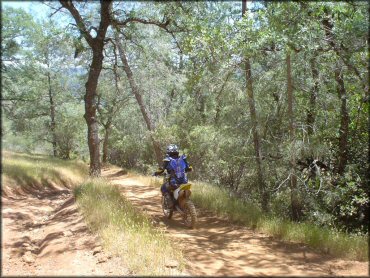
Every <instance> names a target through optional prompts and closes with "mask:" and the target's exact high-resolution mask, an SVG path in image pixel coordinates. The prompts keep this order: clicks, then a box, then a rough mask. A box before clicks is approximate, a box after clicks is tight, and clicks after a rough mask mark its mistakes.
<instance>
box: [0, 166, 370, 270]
mask: <svg viewBox="0 0 370 278" xmlns="http://www.w3.org/2000/svg"><path fill="white" fill-rule="evenodd" d="M120 173H121V171H120V169H117V168H115V169H110V170H105V171H104V172H103V175H104V176H105V177H106V178H108V179H109V180H110V181H111V182H112V183H113V184H116V185H117V186H118V187H119V188H120V190H121V192H122V193H123V194H124V195H125V196H126V197H127V198H128V199H129V200H130V201H131V202H132V203H133V204H134V205H135V206H137V207H138V208H140V209H142V210H144V211H145V212H146V213H148V214H149V215H150V216H151V217H152V219H153V220H154V222H155V223H157V224H156V225H157V226H158V227H159V228H161V229H163V230H164V231H165V232H166V234H167V235H168V236H170V237H171V238H172V241H173V242H174V243H175V244H178V245H179V246H180V247H181V248H182V250H183V252H184V256H185V258H186V261H187V269H186V272H187V273H190V275H197V276H198V275H200V276H204V275H212V276H216V275H220V276H225V275H227V276H238V275H268V276H272V275H278V276H288V275H303V276H326V275H330V276H333V275H346V276H348V275H351V276H357V275H361V276H366V275H368V263H367V262H357V261H346V260H341V259H334V258H331V257H329V256H326V255H322V254H318V253H316V252H314V251H312V250H310V249H308V248H307V247H305V246H303V245H301V244H295V243H285V242H280V241H278V240H275V239H272V238H271V237H269V236H266V235H264V234H261V233H257V232H253V231H252V230H250V229H248V228H246V227H242V226H238V225H236V224H233V223H230V222H229V221H228V220H227V219H224V218H222V217H218V216H216V215H214V214H213V213H211V212H208V211H205V210H201V209H199V208H198V216H199V223H198V225H197V227H196V229H193V230H190V229H187V228H186V227H185V226H184V225H183V223H182V221H181V218H180V216H179V215H178V214H175V215H174V218H173V219H172V220H168V219H165V218H164V217H163V214H162V210H161V205H160V200H161V195H160V192H159V190H158V189H157V188H155V187H153V186H151V185H148V184H145V182H143V181H142V179H140V177H135V176H130V175H121V174H120ZM1 251H2V260H1V261H2V265H1V272H2V273H1V274H2V276H10V275H12V276H24V275H27V276H40V275H42V276H69V275H72V276H77V275H78V276H80V275H85V276H86V275H87V276H93V275H99V276H113V275H120V276H122V275H124V276H125V275H130V274H132V273H130V272H129V271H128V270H127V268H125V266H124V265H123V263H122V259H121V258H118V257H115V256H112V255H110V254H109V253H107V252H106V251H104V250H102V248H101V246H100V241H99V239H98V238H97V237H96V236H93V235H92V233H91V232H90V231H89V230H88V228H87V226H86V224H85V221H84V219H83V216H82V215H81V214H80V213H79V211H78V209H77V207H76V204H75V202H74V198H73V194H72V191H71V190H69V189H59V190H54V191H42V192H40V191H37V192H34V193H33V194H13V195H9V194H8V195H7V196H6V197H5V196H3V197H2V250H1Z"/></svg>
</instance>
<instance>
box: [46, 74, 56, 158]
mask: <svg viewBox="0 0 370 278" xmlns="http://www.w3.org/2000/svg"><path fill="white" fill-rule="evenodd" d="M47 76H48V86H49V104H50V131H51V138H52V141H51V143H52V145H53V155H54V156H55V157H56V156H57V135H56V130H55V126H56V124H55V103H54V98H53V92H52V89H51V78H50V68H48V74H47Z"/></svg>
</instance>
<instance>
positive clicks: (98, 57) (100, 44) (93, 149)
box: [59, 0, 112, 177]
mask: <svg viewBox="0 0 370 278" xmlns="http://www.w3.org/2000/svg"><path fill="white" fill-rule="evenodd" d="M59 2H60V4H61V5H62V7H64V8H66V9H67V10H68V11H69V12H70V13H71V15H72V16H73V18H74V19H75V21H76V24H77V26H78V28H79V30H80V33H81V35H83V37H84V38H85V39H86V41H87V43H88V44H89V46H90V47H91V50H92V54H93V58H92V62H91V65H90V69H89V75H88V78H87V82H86V84H85V88H86V93H85V96H84V100H85V114H84V118H85V120H86V124H87V141H88V145H89V152H90V176H96V177H99V176H100V175H101V168H100V148H99V144H100V140H99V125H98V122H97V117H96V108H97V94H96V88H97V86H98V79H99V76H100V72H101V70H102V64H103V59H104V56H103V49H104V40H105V36H106V33H107V29H108V26H109V25H110V24H111V18H110V12H111V11H110V10H111V6H112V1H108V0H106V1H101V2H100V6H101V8H100V23H99V27H98V29H97V35H96V37H95V38H93V37H92V36H91V34H90V32H89V31H88V28H87V26H86V25H85V22H84V21H83V19H82V17H81V15H80V14H79V12H78V10H77V9H76V8H75V6H74V5H73V2H72V1H61V0H60V1H59Z"/></svg>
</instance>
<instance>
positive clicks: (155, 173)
mask: <svg viewBox="0 0 370 278" xmlns="http://www.w3.org/2000/svg"><path fill="white" fill-rule="evenodd" d="M168 163H169V160H168V159H167V158H165V159H163V165H162V167H160V168H158V170H157V171H155V172H154V175H155V176H158V175H161V174H163V172H164V171H165V170H166V168H167V165H168Z"/></svg>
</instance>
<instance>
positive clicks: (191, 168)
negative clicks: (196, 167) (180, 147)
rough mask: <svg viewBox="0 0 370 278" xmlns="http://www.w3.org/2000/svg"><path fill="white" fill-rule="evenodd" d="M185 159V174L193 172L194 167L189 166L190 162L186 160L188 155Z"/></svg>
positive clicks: (184, 156)
mask: <svg viewBox="0 0 370 278" xmlns="http://www.w3.org/2000/svg"><path fill="white" fill-rule="evenodd" d="M183 159H184V162H185V165H186V166H185V172H191V171H193V167H192V166H190V165H189V163H188V161H187V160H186V155H185V154H184V155H183Z"/></svg>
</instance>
